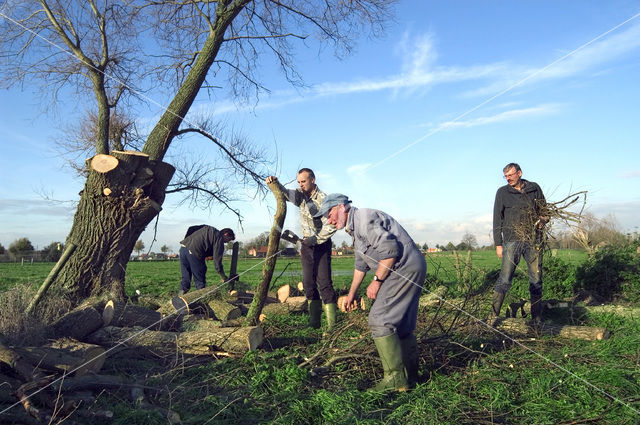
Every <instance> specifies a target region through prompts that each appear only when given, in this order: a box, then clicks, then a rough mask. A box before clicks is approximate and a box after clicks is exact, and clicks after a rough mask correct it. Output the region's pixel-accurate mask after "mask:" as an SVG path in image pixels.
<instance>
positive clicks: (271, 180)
mask: <svg viewBox="0 0 640 425" xmlns="http://www.w3.org/2000/svg"><path fill="white" fill-rule="evenodd" d="M264 182H265V183H266V184H269V183H277V182H278V178H277V177H276V176H269V177H267V178H266V179H265V180H264Z"/></svg>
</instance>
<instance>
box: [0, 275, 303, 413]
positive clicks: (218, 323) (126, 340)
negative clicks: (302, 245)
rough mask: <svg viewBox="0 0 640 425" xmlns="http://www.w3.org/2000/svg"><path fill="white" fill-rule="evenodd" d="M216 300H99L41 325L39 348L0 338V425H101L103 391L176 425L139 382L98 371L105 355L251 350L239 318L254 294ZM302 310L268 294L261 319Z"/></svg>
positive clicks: (289, 292) (257, 336) (290, 295)
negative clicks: (118, 393) (92, 424)
mask: <svg viewBox="0 0 640 425" xmlns="http://www.w3.org/2000/svg"><path fill="white" fill-rule="evenodd" d="M285 292H286V295H285ZM223 298H224V299H222V297H221V296H220V294H216V293H215V291H211V290H208V289H207V288H204V289H201V290H196V291H191V292H188V293H187V294H184V295H181V296H176V297H174V298H172V299H171V301H170V302H167V301H166V300H159V299H158V298H151V297H144V296H139V297H135V298H134V299H133V300H132V302H126V303H125V302H119V301H107V302H105V301H98V302H93V303H91V304H86V305H83V306H81V307H78V308H76V309H74V310H73V311H71V312H69V313H67V314H65V315H64V316H62V317H60V318H59V319H58V320H56V321H55V322H54V323H53V324H51V325H50V326H48V328H47V333H46V335H47V336H48V338H49V341H50V342H48V343H47V344H45V345H43V346H39V347H17V346H10V345H9V344H6V343H5V341H4V339H2V338H1V336H0V383H1V385H0V412H3V413H2V414H1V415H0V416H1V417H2V419H1V420H0V423H23V424H32V423H33V424H36V423H38V424H39V423H47V422H50V421H54V422H55V421H56V418H57V419H59V418H61V417H65V416H67V415H69V417H68V418H67V419H66V420H65V423H70V424H73V423H76V422H74V421H77V423H87V421H88V420H92V421H93V420H95V421H102V420H105V419H108V418H110V417H112V416H113V413H112V412H110V411H99V410H96V409H89V406H91V405H92V403H93V402H94V401H95V398H96V394H98V393H100V392H102V391H104V390H105V389H112V390H123V391H124V390H126V392H127V394H129V397H130V398H131V400H132V401H135V402H136V405H137V406H138V407H140V408H143V409H149V410H155V411H158V412H160V413H161V414H162V415H163V416H164V417H165V418H167V419H168V420H169V422H170V423H179V421H180V418H179V416H178V415H177V414H176V413H175V412H172V411H170V410H168V409H164V408H162V407H159V406H154V405H153V404H151V403H149V402H148V401H147V398H146V396H145V394H144V387H145V385H144V383H140V382H137V381H135V380H133V381H128V380H127V379H125V378H122V377H119V376H110V375H106V374H100V371H101V369H102V367H103V365H104V363H105V359H106V358H107V357H108V356H112V355H114V356H115V355H116V353H118V352H121V351H124V350H131V349H133V350H134V351H135V353H136V355H142V356H145V355H147V354H151V355H153V356H154V357H163V358H175V357H176V355H177V354H180V355H181V356H182V355H193V356H212V357H214V356H215V357H218V356H234V355H242V354H243V353H246V352H247V351H249V350H255V349H257V348H258V346H260V344H261V343H262V341H263V331H262V327H261V326H244V317H243V316H244V315H245V314H246V313H247V310H248V308H247V305H248V304H250V303H251V302H252V300H253V293H252V292H250V291H243V290H235V291H231V292H230V294H229V295H228V296H225V297H223ZM305 311H307V303H306V299H305V297H304V296H301V295H300V293H299V291H298V290H297V289H293V288H292V287H289V285H285V287H283V288H280V290H279V291H278V293H276V294H269V297H268V298H267V300H266V304H265V305H264V308H263V309H262V315H261V320H263V319H264V318H266V317H269V316H271V315H274V314H288V313H294V312H305ZM88 418H89V419H88Z"/></svg>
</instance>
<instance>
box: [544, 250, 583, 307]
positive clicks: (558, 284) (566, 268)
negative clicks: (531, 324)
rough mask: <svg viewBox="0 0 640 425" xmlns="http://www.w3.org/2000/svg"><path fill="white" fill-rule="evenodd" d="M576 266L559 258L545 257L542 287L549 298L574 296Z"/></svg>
mask: <svg viewBox="0 0 640 425" xmlns="http://www.w3.org/2000/svg"><path fill="white" fill-rule="evenodd" d="M575 282H576V266H574V265H572V264H570V263H567V262H566V261H563V260H562V259H560V258H558V257H551V256H545V258H544V259H543V261H542V286H543V289H544V296H545V297H547V298H558V299H563V298H568V297H571V296H572V295H573V294H574V287H575Z"/></svg>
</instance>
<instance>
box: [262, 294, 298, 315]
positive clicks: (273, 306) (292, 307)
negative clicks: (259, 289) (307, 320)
mask: <svg viewBox="0 0 640 425" xmlns="http://www.w3.org/2000/svg"><path fill="white" fill-rule="evenodd" d="M306 311H307V299H306V297H290V298H287V301H286V302H283V303H270V304H265V305H264V307H263V308H262V314H263V315H264V316H265V317H269V316H270V315H276V314H277V315H281V314H290V313H304V312H306Z"/></svg>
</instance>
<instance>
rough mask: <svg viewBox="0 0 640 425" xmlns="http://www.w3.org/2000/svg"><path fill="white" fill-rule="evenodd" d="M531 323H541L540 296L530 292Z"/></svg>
mask: <svg viewBox="0 0 640 425" xmlns="http://www.w3.org/2000/svg"><path fill="white" fill-rule="evenodd" d="M530 294H531V321H532V322H533V323H534V324H539V323H541V322H542V294H539V293H534V292H531V293H530Z"/></svg>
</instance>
